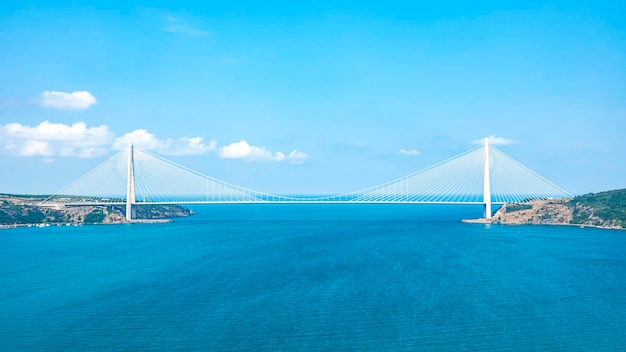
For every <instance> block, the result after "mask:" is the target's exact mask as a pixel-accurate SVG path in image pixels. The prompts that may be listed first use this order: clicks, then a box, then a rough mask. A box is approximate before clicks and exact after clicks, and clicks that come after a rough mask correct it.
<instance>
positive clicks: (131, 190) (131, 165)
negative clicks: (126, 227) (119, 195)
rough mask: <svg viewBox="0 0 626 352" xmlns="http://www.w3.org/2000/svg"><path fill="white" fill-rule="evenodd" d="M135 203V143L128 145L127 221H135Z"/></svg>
mask: <svg viewBox="0 0 626 352" xmlns="http://www.w3.org/2000/svg"><path fill="white" fill-rule="evenodd" d="M134 203H135V160H134V157H133V142H132V141H131V142H129V143H128V178H127V179H126V220H128V221H131V220H132V219H133V204H134Z"/></svg>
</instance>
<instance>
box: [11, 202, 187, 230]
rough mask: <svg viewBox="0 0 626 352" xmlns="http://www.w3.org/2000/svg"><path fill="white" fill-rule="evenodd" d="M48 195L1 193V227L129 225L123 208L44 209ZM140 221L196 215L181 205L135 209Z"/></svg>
mask: <svg viewBox="0 0 626 352" xmlns="http://www.w3.org/2000/svg"><path fill="white" fill-rule="evenodd" d="M46 198H47V196H37V195H13V194H0V226H3V227H11V226H20V225H31V224H32V225H38V224H50V225H53V224H54V225H60V224H117V223H126V222H128V221H127V220H126V218H125V217H124V211H125V208H124V206H123V205H107V206H99V205H89V206H64V205H62V204H58V205H52V206H41V205H40V202H41V201H42V200H44V199H46ZM133 209H134V215H133V216H134V218H135V219H137V220H144V221H145V220H161V219H171V218H177V217H184V216H189V215H192V214H193V212H192V211H191V210H189V209H188V208H185V207H183V206H180V205H149V204H136V205H134V206H133Z"/></svg>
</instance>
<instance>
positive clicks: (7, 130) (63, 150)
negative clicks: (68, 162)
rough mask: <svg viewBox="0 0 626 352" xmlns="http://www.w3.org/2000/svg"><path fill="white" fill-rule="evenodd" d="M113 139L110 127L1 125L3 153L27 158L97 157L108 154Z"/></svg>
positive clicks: (82, 123) (41, 124)
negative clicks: (108, 147)
mask: <svg viewBox="0 0 626 352" xmlns="http://www.w3.org/2000/svg"><path fill="white" fill-rule="evenodd" d="M112 139H113V134H112V133H111V132H110V131H109V128H108V127H107V126H106V125H101V126H97V127H87V125H86V124H85V123H84V122H77V123H75V124H73V125H66V124H62V123H52V122H49V121H44V122H41V123H40V124H39V125H37V126H28V125H22V124H21V123H18V122H13V123H8V124H6V125H3V126H0V146H2V148H1V149H0V152H2V153H4V154H9V155H17V156H24V157H32V156H42V157H48V158H51V157H54V156H60V157H78V158H93V157H96V156H100V155H103V154H106V153H107V152H108V150H107V146H108V145H109V144H110V142H111V140H112Z"/></svg>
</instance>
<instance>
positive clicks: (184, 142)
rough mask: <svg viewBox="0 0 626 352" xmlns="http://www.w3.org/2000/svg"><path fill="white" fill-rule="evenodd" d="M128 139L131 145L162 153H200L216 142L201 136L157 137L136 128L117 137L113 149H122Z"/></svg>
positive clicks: (212, 146)
mask: <svg viewBox="0 0 626 352" xmlns="http://www.w3.org/2000/svg"><path fill="white" fill-rule="evenodd" d="M129 141H132V142H133V145H135V146H137V147H139V148H141V149H145V150H150V151H154V152H157V153H160V154H164V155H175V156H180V155H200V154H205V153H208V152H210V151H212V150H215V148H216V146H217V142H215V141H214V140H211V141H209V142H208V143H205V142H204V139H203V138H202V137H191V138H189V137H181V138H165V139H158V138H157V137H156V136H155V135H154V134H152V133H150V132H148V131H147V130H145V129H138V130H134V131H132V132H129V133H126V134H125V135H123V136H122V137H118V138H117V139H116V140H115V143H114V144H113V149H117V150H120V149H123V148H126V147H127V146H128V143H129Z"/></svg>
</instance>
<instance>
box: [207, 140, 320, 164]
mask: <svg viewBox="0 0 626 352" xmlns="http://www.w3.org/2000/svg"><path fill="white" fill-rule="evenodd" d="M219 157H220V158H223V159H244V160H248V161H289V162H291V163H302V162H303V161H304V159H306V158H308V155H307V154H306V153H303V152H300V151H298V150H295V149H294V150H292V151H291V152H290V153H289V154H285V153H283V152H276V153H272V152H271V151H270V150H268V149H267V148H265V147H255V146H252V145H250V144H248V142H246V141H245V140H241V141H239V142H234V143H231V144H229V145H225V146H223V147H221V148H219Z"/></svg>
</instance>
